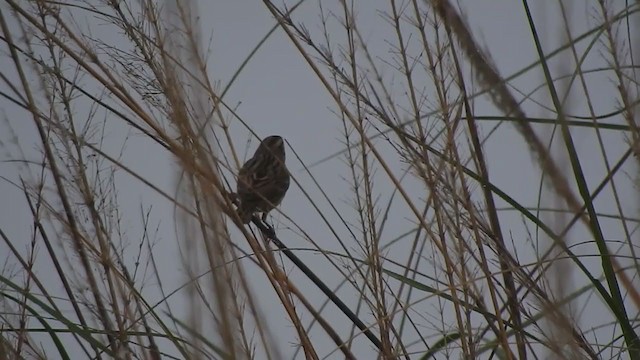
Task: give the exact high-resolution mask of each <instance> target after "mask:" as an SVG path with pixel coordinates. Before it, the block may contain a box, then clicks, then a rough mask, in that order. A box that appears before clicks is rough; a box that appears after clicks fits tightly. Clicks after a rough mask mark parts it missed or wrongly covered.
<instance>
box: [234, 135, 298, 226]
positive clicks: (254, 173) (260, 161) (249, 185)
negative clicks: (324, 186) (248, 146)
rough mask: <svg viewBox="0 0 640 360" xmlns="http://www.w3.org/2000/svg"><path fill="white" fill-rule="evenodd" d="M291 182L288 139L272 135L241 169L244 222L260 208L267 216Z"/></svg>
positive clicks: (238, 189)
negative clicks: (287, 147)
mask: <svg viewBox="0 0 640 360" xmlns="http://www.w3.org/2000/svg"><path fill="white" fill-rule="evenodd" d="M289 182H290V180H289V171H288V170H287V167H286V165H285V155H284V140H283V139H282V138H281V137H280V136H276V135H272V136H269V137H267V138H265V139H264V140H262V142H261V143H260V145H259V146H258V149H257V150H256V152H255V154H253V157H252V158H251V159H249V160H248V161H247V162H246V163H245V164H244V165H243V166H242V168H241V169H240V172H239V173H238V187H237V194H238V200H239V201H240V205H239V206H238V215H239V216H240V219H241V220H242V223H243V224H248V223H249V222H250V221H251V215H253V214H254V213H256V212H262V220H264V219H265V218H266V216H267V214H268V213H269V211H271V210H273V209H274V208H275V207H276V206H278V205H279V204H280V202H281V201H282V199H283V198H284V195H285V193H286V192H287V190H288V189H289Z"/></svg>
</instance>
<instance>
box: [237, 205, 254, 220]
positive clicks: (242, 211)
mask: <svg viewBox="0 0 640 360" xmlns="http://www.w3.org/2000/svg"><path fill="white" fill-rule="evenodd" d="M252 215H253V212H252V211H251V210H249V209H246V208H244V207H243V206H242V204H240V206H239V207H238V216H239V217H240V221H242V223H243V224H248V223H250V222H251V216H252Z"/></svg>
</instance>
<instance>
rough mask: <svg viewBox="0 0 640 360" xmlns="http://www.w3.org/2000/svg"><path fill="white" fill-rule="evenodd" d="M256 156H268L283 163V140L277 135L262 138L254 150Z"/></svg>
mask: <svg viewBox="0 0 640 360" xmlns="http://www.w3.org/2000/svg"><path fill="white" fill-rule="evenodd" d="M257 154H269V155H271V156H275V157H276V158H278V159H280V160H281V161H284V140H283V139H282V137H280V136H278V135H271V136H269V137H266V138H264V140H262V142H261V143H260V146H258V149H257V150H256V155H257Z"/></svg>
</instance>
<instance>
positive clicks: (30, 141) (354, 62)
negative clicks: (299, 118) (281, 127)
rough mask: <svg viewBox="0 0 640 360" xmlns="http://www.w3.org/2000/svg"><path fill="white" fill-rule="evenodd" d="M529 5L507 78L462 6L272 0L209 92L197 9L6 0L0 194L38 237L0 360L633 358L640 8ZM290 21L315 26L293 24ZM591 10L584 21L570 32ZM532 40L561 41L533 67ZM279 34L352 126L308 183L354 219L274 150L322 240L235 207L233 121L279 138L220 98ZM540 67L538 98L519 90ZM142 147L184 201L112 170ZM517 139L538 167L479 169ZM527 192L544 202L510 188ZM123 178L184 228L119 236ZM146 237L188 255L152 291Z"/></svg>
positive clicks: (340, 118)
mask: <svg viewBox="0 0 640 360" xmlns="http://www.w3.org/2000/svg"><path fill="white" fill-rule="evenodd" d="M532 3H533V1H527V0H523V1H522V13H521V14H518V16H520V15H522V14H524V17H523V18H524V19H526V20H527V21H528V24H527V26H528V28H529V29H530V32H531V38H530V43H529V44H527V46H530V47H533V48H535V49H536V50H537V55H538V58H537V61H535V62H534V63H531V64H516V67H517V68H518V69H519V70H518V71H517V72H515V73H513V74H512V73H504V72H503V71H501V70H500V69H499V68H498V67H497V66H496V65H495V64H494V62H493V60H492V59H494V58H499V57H504V56H509V54H492V53H490V51H489V50H486V49H485V46H484V44H483V43H482V42H481V41H479V39H478V38H477V37H475V36H474V34H473V32H472V31H471V30H470V29H471V26H470V25H469V21H474V20H475V18H474V14H473V13H465V9H464V6H462V7H458V6H459V5H458V4H457V3H455V2H450V1H447V0H424V1H423V0H403V1H396V0H389V1H388V2H387V3H383V4H384V7H383V8H380V9H377V11H378V15H379V16H378V17H377V20H378V21H379V23H376V24H367V25H363V24H362V23H360V22H359V20H358V19H359V18H358V16H357V15H358V9H360V8H361V7H363V6H364V7H366V6H369V5H370V3H367V2H366V1H359V2H357V1H353V2H348V1H334V2H325V1H316V2H313V1H306V2H304V1H300V2H298V3H291V4H288V5H287V6H285V5H283V4H282V3H277V2H271V1H267V0H265V1H263V10H264V11H265V12H266V13H267V14H269V16H270V17H271V18H272V19H273V28H272V29H271V31H269V32H268V33H266V34H264V38H263V41H261V42H260V43H259V44H258V45H257V46H256V47H255V49H254V52H252V53H251V54H250V55H249V56H248V57H247V58H246V59H240V61H238V70H237V72H236V73H235V74H225V76H224V78H230V79H231V80H230V81H229V82H228V83H222V82H221V79H220V78H213V77H212V76H213V75H212V74H211V72H210V71H209V68H208V61H209V56H210V51H211V50H212V49H210V48H207V39H208V36H209V34H203V33H202V23H201V22H202V21H204V20H203V18H202V17H204V15H202V14H199V9H198V8H197V6H196V5H195V3H192V2H187V1H174V0H167V1H153V0H141V1H118V0H102V1H68V2H57V1H48V0H23V1H18V0H3V1H2V5H0V28H1V30H2V33H1V38H0V40H1V42H2V56H3V58H4V59H3V61H4V64H11V66H6V65H5V68H3V69H1V70H0V84H1V85H0V97H1V98H2V102H3V104H7V106H10V107H11V108H12V109H14V108H15V110H12V111H15V112H18V113H21V114H23V115H22V116H20V117H18V118H8V117H7V115H6V114H5V118H4V119H3V123H2V124H0V129H1V130H0V141H2V142H1V143H0V147H1V148H2V149H3V151H4V155H3V158H2V161H4V162H5V164H4V165H3V166H4V167H3V168H4V169H6V168H7V167H6V166H11V169H14V171H15V172H13V173H12V174H11V176H3V177H2V179H3V182H4V183H5V184H6V185H9V186H10V188H11V189H13V191H14V192H18V193H20V194H21V195H22V197H21V199H22V200H21V201H22V205H20V206H25V208H26V209H27V210H28V212H29V213H30V214H31V218H30V219H29V222H30V223H31V224H32V227H31V229H30V230H29V231H25V232H24V233H23V234H18V233H17V230H16V229H12V228H8V227H10V226H11V224H7V223H4V222H3V223H2V224H4V225H3V226H4V228H0V239H1V241H2V247H0V249H3V250H5V249H6V253H4V254H1V255H2V261H3V271H2V272H0V358H2V359H60V358H62V359H79V358H96V359H105V358H118V359H136V358H144V359H147V358H149V359H160V358H169V359H173V358H180V359H182V358H185V359H187V358H188V359H192V358H194V359H245V358H255V359H283V358H291V357H296V358H307V359H320V358H330V359H332V358H348V359H371V358H373V357H374V356H377V357H378V358H384V359H391V358H402V359H428V358H433V359H445V358H447V359H448V358H452V359H460V358H465V359H474V358H482V359H496V358H498V359H538V358H545V359H546V358H553V359H584V358H590V359H610V358H611V359H612V358H630V359H640V340H639V339H638V332H637V330H636V328H637V323H636V320H637V318H638V309H640V294H639V292H638V279H637V276H638V274H640V261H639V258H638V256H637V255H636V251H637V249H636V248H635V244H637V243H638V241H637V239H638V233H637V228H638V223H639V221H640V220H639V219H640V217H639V216H638V211H639V209H640V208H639V207H638V204H639V203H640V202H639V201H638V200H639V199H640V196H639V194H640V192H639V191H638V190H639V185H640V184H639V182H638V179H639V177H638V161H639V159H640V157H639V156H640V128H639V125H638V124H639V123H638V115H637V113H636V109H637V106H636V105H637V104H638V94H640V91H639V89H640V86H639V84H638V81H637V75H636V73H637V71H636V67H635V58H636V52H637V44H638V41H639V40H640V38H638V35H637V29H638V24H637V22H638V14H637V12H638V10H639V9H640V8H639V6H640V3H639V2H622V1H618V2H615V1H594V0H590V1H587V2H585V3H584V4H583V3H580V4H573V6H576V7H578V8H579V9H578V10H577V11H576V10H575V9H573V10H574V11H573V12H572V9H570V8H568V6H569V5H570V4H568V3H567V2H565V1H556V2H548V3H545V6H549V7H551V8H553V11H555V12H557V13H559V14H560V16H559V18H561V19H563V21H562V22H561V23H553V24H546V23H544V24H543V23H541V22H540V21H535V18H534V17H533V16H531V13H530V9H529V6H531V5H532ZM300 5H304V6H306V7H313V8H314V9H316V10H315V11H317V16H316V21H317V22H316V23H313V24H307V23H305V21H303V20H300V19H298V18H297V14H298V13H297V11H298V9H299V6H300ZM213 7H214V8H215V7H216V5H213ZM583 8H584V9H588V16H589V22H590V23H592V24H595V25H594V26H593V27H592V28H591V29H589V30H587V31H584V32H575V31H574V30H573V26H572V24H573V22H574V21H576V20H575V16H577V15H575V14H581V15H583V14H584V12H581V10H580V9H583ZM572 14H573V15H572ZM201 16H202V17H201ZM514 16H515V15H514ZM215 26H216V24H213V27H214V28H215ZM363 26H369V27H370V26H374V27H384V28H386V29H387V30H388V31H389V34H390V36H389V37H388V38H385V39H377V38H373V39H372V38H369V37H368V36H367V34H366V32H363V31H362V28H363ZM479 26H480V27H482V26H483V24H479ZM542 27H547V28H549V27H556V28H557V31H558V34H557V37H558V39H563V40H562V41H558V43H561V44H563V45H561V46H559V47H557V48H554V49H549V47H548V46H547V47H544V46H543V45H542V39H541V38H540V36H539V34H540V31H541V28H542ZM505 31H509V30H508V29H505ZM273 34H283V35H285V36H286V38H287V39H288V41H289V42H290V44H291V45H293V47H294V48H295V49H296V52H297V54H296V56H297V57H298V58H300V57H301V58H302V59H303V60H304V62H305V63H306V65H308V67H307V68H308V71H309V73H310V74H313V75H314V76H315V79H316V80H317V82H318V84H319V85H320V86H322V87H323V88H324V89H325V90H326V93H327V94H329V98H330V99H331V101H330V102H329V103H327V104H326V106H327V107H329V108H331V109H332V110H333V114H334V116H335V119H334V120H335V121H336V123H337V124H340V128H341V129H342V134H341V135H340V136H341V138H340V140H341V142H342V143H343V145H344V146H343V147H342V148H341V149H339V150H338V151H336V152H335V153H333V154H332V155H331V157H328V158H326V159H324V160H322V162H321V163H325V162H336V163H339V164H340V166H341V168H342V169H343V170H344V171H343V172H342V173H341V174H340V176H343V177H344V181H345V183H346V184H348V192H350V199H348V201H347V202H348V204H347V205H348V208H349V211H344V210H343V209H344V208H345V206H344V205H345V204H344V199H340V195H339V194H332V193H331V192H332V191H333V189H331V188H328V187H326V186H324V185H323V184H322V183H321V182H320V181H316V180H317V179H316V177H315V176H314V173H313V172H312V171H311V169H312V168H313V167H314V166H316V165H318V164H311V160H312V159H301V158H299V157H298V156H297V153H298V152H297V151H296V149H295V147H289V148H288V149H287V152H288V162H289V169H296V171H293V170H292V171H291V172H292V180H293V181H292V188H296V190H295V191H297V192H301V193H302V194H303V195H304V196H303V197H301V198H300V199H303V200H304V201H306V202H307V203H306V204H305V205H307V206H308V207H309V209H311V211H310V212H309V213H310V214H313V216H314V218H313V219H312V220H311V223H312V224H313V229H312V228H310V227H308V226H306V225H301V224H298V223H296V221H295V220H294V219H292V218H291V217H289V216H288V215H292V214H293V213H294V210H293V209H297V208H298V207H299V206H302V205H301V204H293V203H291V202H289V203H286V206H282V207H280V208H279V209H278V210H277V211H274V212H273V213H276V212H278V213H279V214H277V215H276V216H277V217H278V218H279V219H281V221H280V223H279V224H278V225H277V226H275V228H272V227H271V225H270V224H267V223H263V222H262V221H261V220H259V219H258V218H257V217H255V218H254V219H253V224H252V225H251V226H243V225H242V224H241V222H240V220H239V218H238V216H237V215H236V212H235V205H234V196H233V192H234V191H235V184H236V180H235V175H236V174H237V171H238V168H239V166H240V165H241V164H242V162H243V160H244V158H243V155H242V154H243V151H246V147H247V140H246V139H247V138H246V137H244V138H239V137H238V136H237V133H232V131H231V130H230V127H231V126H232V125H233V126H235V127H236V128H238V127H241V128H242V129H243V131H245V133H247V134H253V135H247V136H251V137H257V138H261V137H263V136H266V135H269V134H256V133H255V132H254V129H252V128H251V126H250V125H249V124H250V123H251V121H250V120H249V119H242V118H241V117H240V116H239V114H238V113H237V112H236V109H235V108H234V106H232V105H230V104H233V103H237V102H238V101H240V100H242V101H243V102H245V103H250V102H251V99H229V98H228V95H227V94H228V89H229V88H230V87H231V86H232V85H233V83H234V81H235V80H236V79H237V75H238V74H241V73H242V72H243V69H244V67H245V65H246V64H247V63H251V61H253V59H254V58H253V56H254V54H255V53H257V52H259V51H262V50H263V48H262V47H268V46H269V43H268V41H267V40H268V39H269V38H270V37H271V36H273ZM214 36H215V33H214ZM230 36H232V35H230ZM373 48H375V50H374V49H373ZM380 49H383V50H382V51H381V50H380ZM215 51H224V49H217V48H215V43H214V48H213V52H214V53H215ZM514 51H518V49H514ZM594 64H596V65H594ZM558 68H560V69H561V71H556V70H557V69H558ZM534 70H535V71H537V73H538V74H542V75H540V76H539V83H537V84H533V85H532V86H531V88H532V89H533V90H532V91H531V92H530V93H526V92H523V91H521V90H519V88H518V87H517V86H514V85H513V82H514V81H515V80H516V79H517V78H519V77H521V76H522V75H523V74H527V73H530V72H532V71H534ZM603 95H604V96H605V97H608V98H605V99H603V98H602V97H603ZM482 102H484V105H483V106H479V105H478V104H480V103H482ZM487 104H489V105H487ZM532 104H533V105H535V107H534V108H537V109H543V110H544V111H542V112H543V113H544V114H547V115H548V116H538V117H535V116H534V115H533V114H532V113H533V112H534V111H532V110H531V109H532V106H531V105H532ZM612 104H613V105H612ZM283 106H286V100H285V99H283ZM487 106H489V108H490V109H493V110H492V111H493V112H492V113H487V112H486V111H484V112H483V111H479V110H478V109H480V108H483V109H486V108H487ZM7 109H8V108H7ZM5 111H8V110H5ZM18 121H19V122H21V123H20V126H18V124H17V122H18ZM26 123H28V125H26ZM506 127H509V128H511V129H512V130H513V131H510V132H508V131H500V130H501V129H503V128H506ZM114 129H120V130H122V129H125V130H124V133H125V134H126V136H125V137H124V139H121V140H114V138H112V136H113V132H115V131H116V130H114ZM120 130H118V131H120ZM498 132H499V133H500V134H501V135H500V136H499V137H498V136H496V135H495V134H496V133H498ZM273 133H278V124H277V122H274V125H273ZM505 134H508V137H507V135H505ZM132 141H134V142H136V144H146V145H142V146H149V148H152V149H155V150H153V151H151V154H150V155H151V156H154V155H155V154H159V153H166V154H168V155H170V157H171V159H173V164H172V165H171V168H170V171H171V174H168V175H167V176H168V177H169V176H172V177H173V178H172V181H173V182H174V183H175V184H176V185H175V187H174V191H171V190H167V189H164V188H163V187H162V186H159V185H158V179H153V178H149V177H148V176H146V175H144V174H145V173H144V172H143V171H141V168H142V164H137V163H135V161H131V160H130V159H128V158H127V157H126V156H125V155H126V154H128V153H127V152H126V151H125V148H126V147H127V144H128V143H130V142H132ZM326 141H327V143H328V142H329V141H330V139H326ZM505 142H508V143H509V144H521V147H519V148H517V149H515V148H514V149H513V151H514V153H516V152H518V151H524V152H526V153H528V155H529V158H528V159H527V160H529V161H526V160H525V161H523V162H522V163H521V164H520V166H521V167H519V168H518V167H511V166H509V167H507V168H504V167H502V166H501V164H503V163H508V162H507V161H506V160H505V159H506V157H508V156H510V155H511V154H509V153H505V151H504V150H501V151H498V153H496V151H495V150H493V151H489V150H487V149H488V148H493V149H495V148H496V147H495V146H501V147H498V148H499V149H506V148H507V147H508V146H510V145H500V144H504V143H505ZM585 143H586V144H588V146H585V145H584V144H585ZM256 144H257V141H255V140H251V147H255V146H256ZM496 144H497V145H496ZM580 144H581V145H580ZM34 147H35V149H36V151H37V153H38V154H39V157H38V158H34V157H33V156H31V155H26V154H27V153H28V152H29V151H31V149H34ZM313 160H316V159H313ZM299 169H302V170H301V171H298V170H299ZM593 169H597V170H593ZM523 172H524V173H529V172H531V173H532V174H536V175H535V176H537V177H538V178H537V179H535V180H534V182H536V183H538V185H539V186H538V187H537V188H533V187H529V186H518V184H513V183H511V184H510V185H511V186H508V188H507V187H506V186H505V185H503V184H509V182H510V181H511V179H518V178H519V177H520V176H521V174H522V173H523ZM122 176H125V177H126V179H127V180H126V182H124V181H119V180H117V179H120V177H122ZM123 183H124V184H127V183H135V184H136V186H141V187H143V188H144V189H146V190H148V191H151V192H152V193H154V194H155V197H157V198H160V199H162V201H166V202H169V203H170V204H171V205H172V206H173V208H174V214H173V215H174V216H173V219H166V218H164V219H154V214H153V211H152V210H151V209H149V208H148V207H147V205H146V204H145V201H147V200H145V199H141V200H140V203H139V222H137V221H138V219H133V218H130V217H123V215H122V214H123V210H122V208H121V204H122V202H123V199H122V198H120V197H119V195H118V194H119V189H121V187H123V186H127V185H123ZM513 188H516V189H517V191H518V192H517V193H514V191H513ZM342 190H344V189H341V191H342ZM291 191H292V190H290V192H291ZM3 197H4V195H0V199H2V198H3ZM127 200H129V201H131V200H132V199H127ZM134 201H135V199H134ZM1 203H2V205H1V206H2V207H3V209H4V211H13V210H12V209H17V208H16V206H17V204H15V203H11V202H9V201H1ZM296 211H297V210H296ZM292 217H293V216H292ZM159 222H168V223H171V224H173V225H172V227H173V228H174V230H175V232H174V233H173V234H171V233H168V234H166V233H159V232H158V230H157V224H158V223H159ZM133 225H135V227H136V229H139V230H136V231H134V232H132V231H129V230H127V229H129V228H130V227H131V226H133ZM389 228H391V229H393V233H391V232H390V231H389V230H388V229H389ZM398 229H402V231H400V232H398ZM514 233H515V234H517V235H515V236H514ZM318 234H322V235H321V236H322V237H323V239H322V241H321V240H320V239H319V238H318ZM294 238H295V240H294ZM634 239H635V240H634ZM159 241H163V242H177V245H176V246H177V248H178V249H179V253H178V254H174V255H175V258H174V260H175V264H171V266H175V267H176V268H180V269H182V270H183V271H184V273H181V274H176V279H179V281H180V286H177V287H176V286H175V283H171V285H168V284H169V283H170V281H169V280H168V279H167V278H164V277H163V276H161V272H162V270H163V268H166V267H168V266H169V264H166V261H167V259H165V258H161V257H160V255H159V254H158V253H156V252H155V251H154V250H155V249H156V246H157V244H158V243H159ZM329 241H330V242H332V243H335V244H338V245H336V247H335V248H333V247H332V248H331V249H330V250H329V249H327V248H326V244H327V242H329ZM294 243H295V244H296V246H293V245H292V244H294ZM299 244H305V245H304V246H298V245H299ZM322 244H325V245H324V246H323V245H322ZM287 245H289V247H287ZM305 254H306V255H305ZM309 254H312V256H314V257H309ZM132 258H133V259H135V260H132ZM309 259H313V264H311V263H309ZM318 263H322V264H323V266H322V267H319V266H316V265H317V264H318ZM294 268H295V269H296V270H294ZM43 269H46V270H43ZM302 275H305V276H306V277H307V278H309V279H310V280H311V282H308V281H307V280H304V279H303V277H302ZM336 277H337V278H336ZM265 287H266V288H268V289H269V290H270V291H265ZM175 294H180V295H181V296H182V298H181V300H180V301H173V300H171V301H170V299H173V298H172V296H174V295H175ZM174 298H175V297H174ZM274 314H278V315H274ZM280 315H282V316H284V317H285V319H286V321H284V324H285V325H282V323H281V322H277V321H274V318H275V317H276V316H280ZM292 345H293V349H294V350H292ZM284 354H287V355H284Z"/></svg>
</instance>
